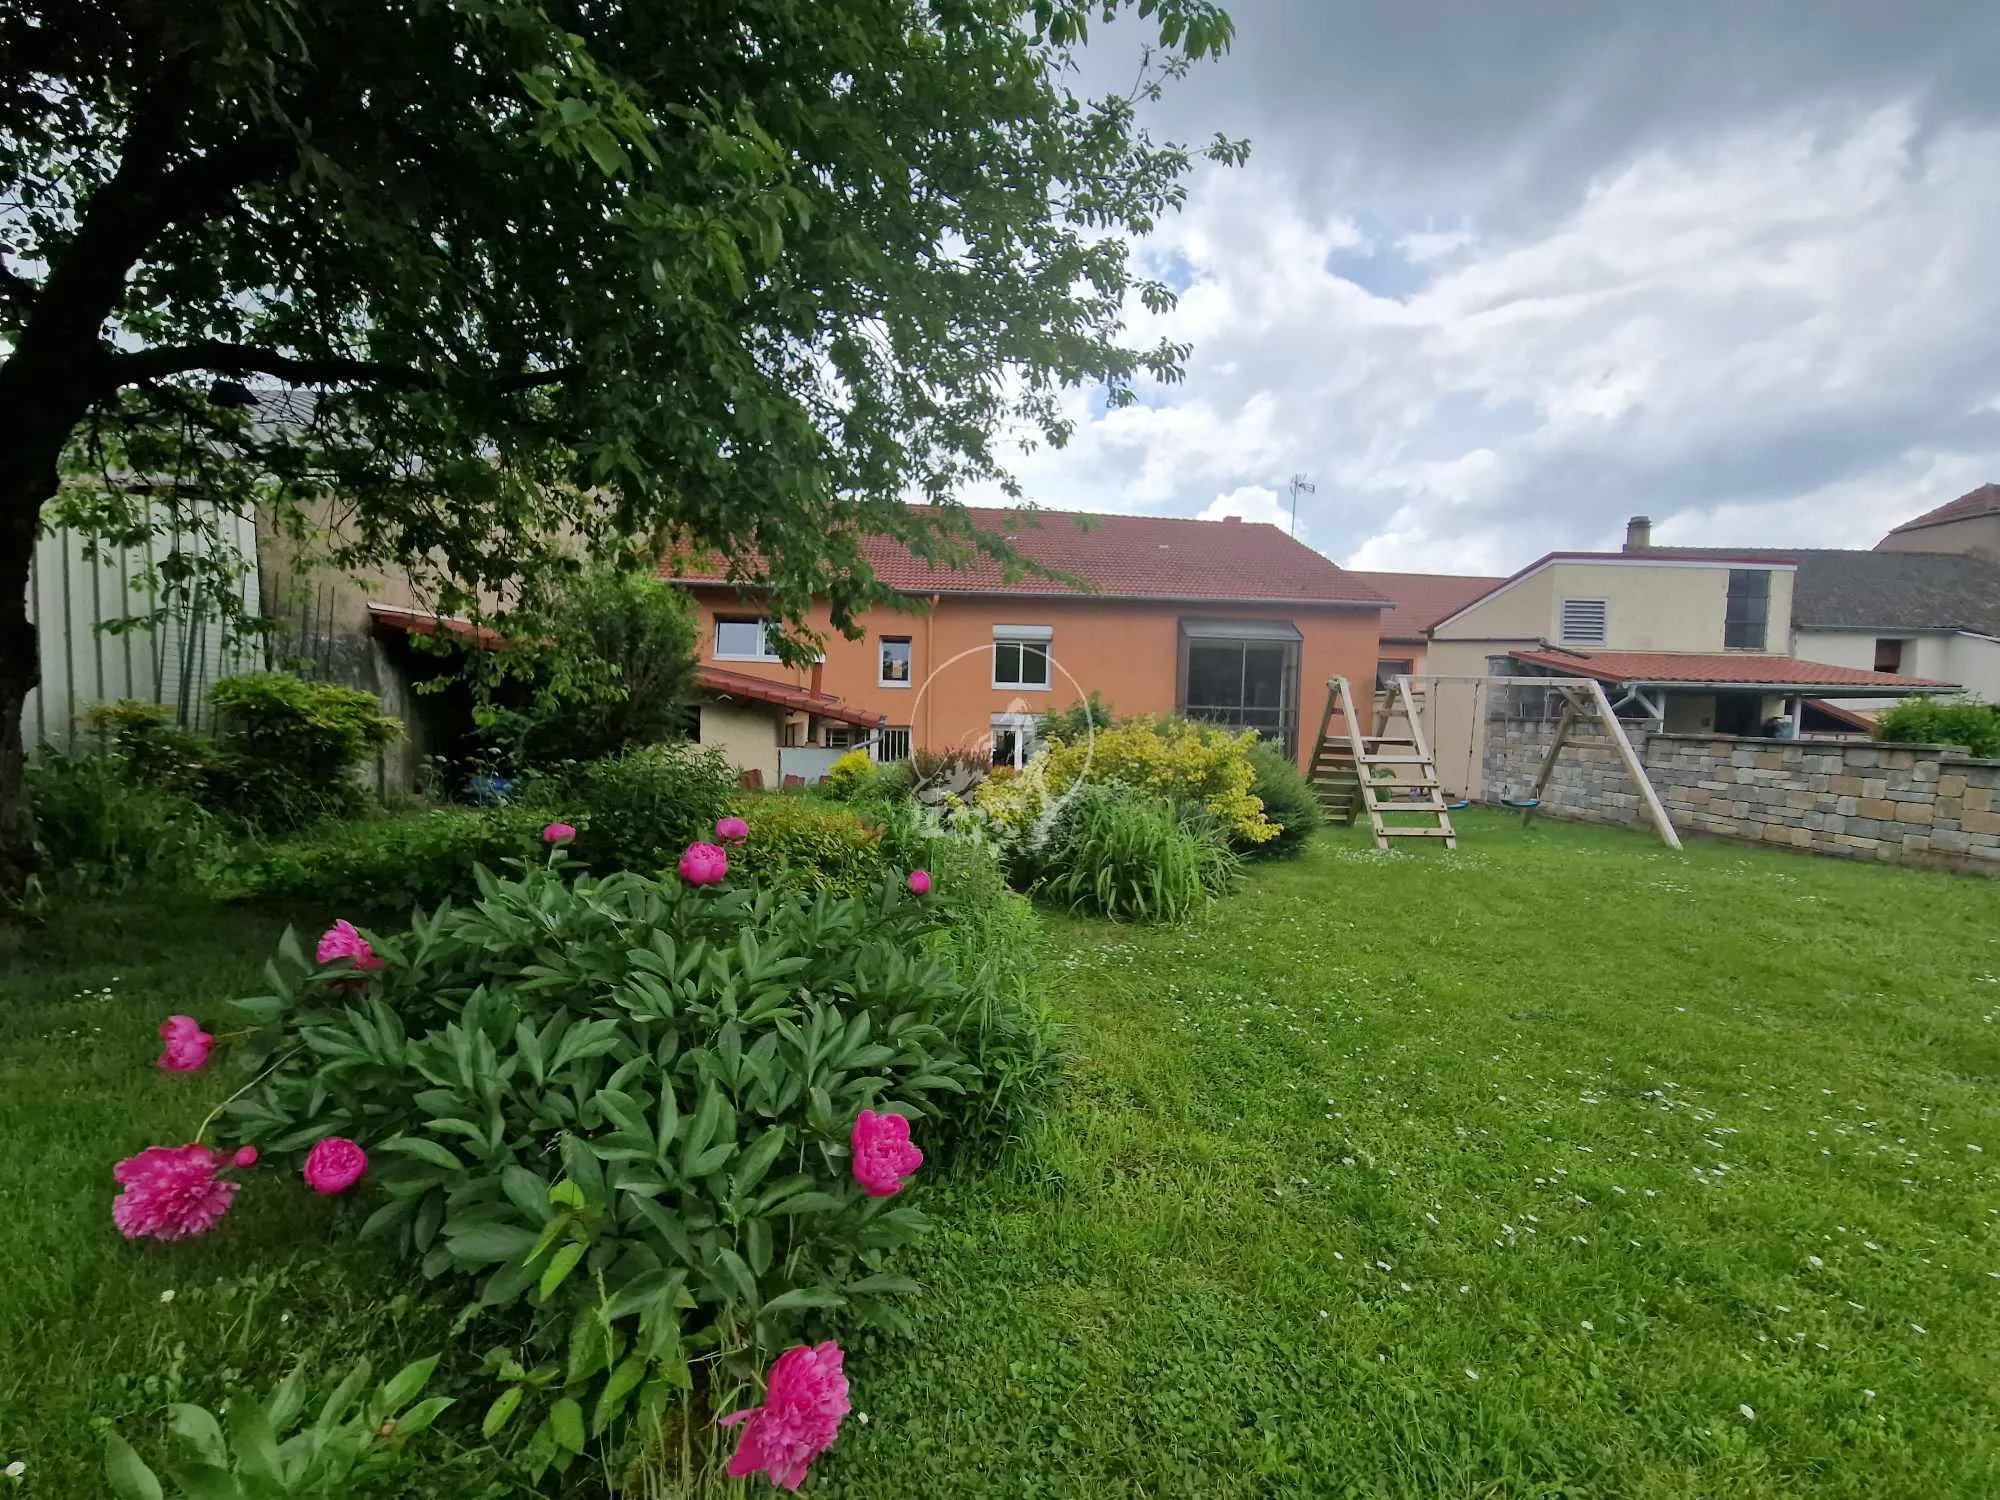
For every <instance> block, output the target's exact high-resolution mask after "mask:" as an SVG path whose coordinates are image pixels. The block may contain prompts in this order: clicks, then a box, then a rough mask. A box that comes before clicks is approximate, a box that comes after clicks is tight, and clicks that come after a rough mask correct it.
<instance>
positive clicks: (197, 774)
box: [83, 698, 216, 798]
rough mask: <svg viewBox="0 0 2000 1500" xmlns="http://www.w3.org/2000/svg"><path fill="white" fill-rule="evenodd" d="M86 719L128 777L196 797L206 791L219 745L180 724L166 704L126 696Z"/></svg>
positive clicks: (94, 711) (85, 717)
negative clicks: (144, 701)
mask: <svg viewBox="0 0 2000 1500" xmlns="http://www.w3.org/2000/svg"><path fill="white" fill-rule="evenodd" d="M83 722H84V723H85V724H86V725H87V726H88V727H89V728H90V729H91V731H92V732H93V733H95V734H96V735H97V737H98V740H99V741H100V742H101V744H102V745H103V748H104V751H105V753H106V754H108V755H112V756H115V757H116V758H117V760H118V762H119V764H120V765H121V766H122V768H123V771H124V774H125V777H126V779H127V780H128V781H132V782H136V783H137V784H139V785H141V786H153V787H159V788H161V789H162V790H164V791H169V792H179V793H181V794H183V795H184V796H189V797H195V798H199V797H200V796H201V795H202V794H203V792H204V791H205V790H206V785H207V780H208V777H209V775H210V774H211V772H212V770H213V768H214V766H215V763H216V748H215V744H214V742H213V741H212V740H209V739H208V738H207V737H206V736H203V735H200V734H196V733H195V732H194V731H193V730H191V729H185V728H183V727H182V726H181V725H180V724H178V723H176V722H175V719H174V714H173V710H171V709H169V708H168V707H166V706H165V705H164V704H160V703H142V702H140V701H138V700H137V699H134V698H124V699H121V700H119V701H118V702H116V703H103V704H99V705H98V706H97V707H96V708H93V709H91V710H90V711H89V712H88V713H86V714H84V716H83Z"/></svg>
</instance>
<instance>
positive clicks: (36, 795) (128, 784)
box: [27, 751, 228, 892]
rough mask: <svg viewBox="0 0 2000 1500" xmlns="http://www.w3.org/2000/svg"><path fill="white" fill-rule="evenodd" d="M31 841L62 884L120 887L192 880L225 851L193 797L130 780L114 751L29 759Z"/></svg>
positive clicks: (214, 824) (217, 829)
mask: <svg viewBox="0 0 2000 1500" xmlns="http://www.w3.org/2000/svg"><path fill="white" fill-rule="evenodd" d="M27 779H28V800H29V803H30V804H31V805H32V807H33V808H34V815H35V839H36V843H37V845H38V846H39V848H40V850H41V854H42V862H43V865H44V867H45V868H46V870H47V871H48V876H49V880H50V881H51V883H53V884H54V885H55V886H56V887H57V888H59V889H73V890H87V891H111V892H116V891H123V890H128V889H131V888H132V887H134V886H139V885H175V884H182V883H186V882H189V881H192V880H193V879H194V878H195V877H196V875H197V874H198V873H199V872H200V870H201V867H202V866H203V865H204V864H205V863H207V862H209V861H211V860H217V859H220V858H221V857H222V856H223V854H224V852H225V851H226V849H227V848H228V840H227V837H226V834H225V831H224V829H223V827H222V825H221V824H220V823H219V822H218V821H217V820H216V819H215V818H214V817H213V816H211V815H210V814H209V813H208V812H206V811H205V810H204V809H203V808H202V807H200V806H199V805H198V804H197V803H195V802H194V801H193V800H192V799H190V798H188V797H185V796H183V795H181V794H180V793H178V792H172V791H168V790H166V789H165V788H163V787H156V786H145V785H141V784H138V783H135V782H134V781H133V780H132V779H131V777H130V776H129V774H128V773H127V769H126V767H125V765H124V763H123V761H122V759H121V758H120V757H119V756H118V755H117V754H115V753H110V752H107V753H106V754H103V755H62V754H58V753H56V752H54V751H48V752H45V753H43V754H42V755H39V756H37V757H36V758H35V759H34V760H32V761H30V762H29V763H28V771H27Z"/></svg>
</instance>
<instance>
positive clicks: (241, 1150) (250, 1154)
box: [229, 1146, 257, 1167]
mask: <svg viewBox="0 0 2000 1500" xmlns="http://www.w3.org/2000/svg"><path fill="white" fill-rule="evenodd" d="M229 1164H230V1165H231V1166H232V1167H254V1166H256V1165H257V1148H256V1147H255V1146H241V1147H238V1148H237V1151H236V1154H235V1155H234V1156H232V1157H230V1158H229Z"/></svg>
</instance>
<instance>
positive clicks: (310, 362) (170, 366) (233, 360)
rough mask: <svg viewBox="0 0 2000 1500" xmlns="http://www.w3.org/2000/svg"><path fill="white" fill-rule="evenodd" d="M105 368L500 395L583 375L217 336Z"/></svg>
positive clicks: (125, 381)
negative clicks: (269, 345)
mask: <svg viewBox="0 0 2000 1500" xmlns="http://www.w3.org/2000/svg"><path fill="white" fill-rule="evenodd" d="M105 370H106V372H107V374H108V376H109V378H110V379H111V381H112V382H113V383H114V384H115V385H120V386H124V385H135V384H138V383H140V382H143V381H149V380H160V379H163V378H165V377H166V376H169V375H186V374H189V373H191V372H193V371H196V370H206V371H208V372H209V373H211V374H215V375H268V376H270V377H271V378H272V379H274V380H283V381H285V382H287V383H289V384H292V385H373V386H381V387H385V388H387V389H390V390H405V391H435V390H442V389H444V388H446V387H447V386H455V385H461V386H462V385H469V386H478V387H481V388H483V389H485V390H488V391H497V392H501V393H503V394H504V393H508V392H513V391H527V390H534V389H536V388H538V387H541V386H551V385H563V384H565V383H567V382H568V381H571V380H574V379H576V378H577V376H579V375H581V374H582V373H583V367H582V366H581V365H564V366H561V367H558V368H556V369H550V370H511V371H500V370H456V371H451V372H448V373H445V372H439V371H436V370H421V369H418V368H416V367H415V366H413V365H398V364H391V363H388V362H385V361H381V360H372V359H352V358H348V357H346V356H342V355H326V356H322V357H319V358H313V359H299V358H295V357H293V356H291V355H289V354H280V353H278V352H277V351H276V350H275V349H259V348H257V347H255V346H254V345H247V344H230V343H224V342H223V341H221V340H219V339H204V340H201V341H200V342H198V343H193V344H175V345H170V346H166V347H163V348H159V349H142V350H138V351H136V352H134V353H130V354H113V355H111V356H109V358H108V359H107V360H106V362H105Z"/></svg>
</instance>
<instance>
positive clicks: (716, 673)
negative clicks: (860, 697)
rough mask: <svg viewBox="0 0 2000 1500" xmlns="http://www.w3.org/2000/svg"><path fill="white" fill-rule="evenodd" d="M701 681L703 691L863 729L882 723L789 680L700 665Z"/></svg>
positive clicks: (880, 717)
mask: <svg viewBox="0 0 2000 1500" xmlns="http://www.w3.org/2000/svg"><path fill="white" fill-rule="evenodd" d="M700 680H701V685H702V687H703V688H704V689H705V690H707V691H708V692H711V693H716V694H719V695H721V696H722V697H725V698H748V699H750V700H751V701H752V702H755V703H768V704H770V705H771V706H772V707H774V708H789V709H791V710H792V711H793V712H794V713H802V714H817V715H818V716H819V717H820V718H822V719H834V720H837V721H839V722H840V723H842V724H855V725H858V726H860V727H861V728H863V729H873V728H875V727H876V726H877V725H879V724H881V723H883V722H884V720H883V716H882V715H881V714H871V713H869V712H868V711H867V710H865V709H860V708H854V707H851V706H850V705H848V704H846V703H844V702H842V701H841V700H840V699H839V698H836V697H835V696H834V695H833V694H831V693H816V692H814V691H813V690H812V689H811V688H802V687H794V686H793V685H792V684H791V683H789V682H773V681H771V679H770V678H768V677H753V676H752V675H751V674H750V673H748V672H731V671H729V670H728V669H727V668H724V667H703V668H702V669H701V679H700Z"/></svg>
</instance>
